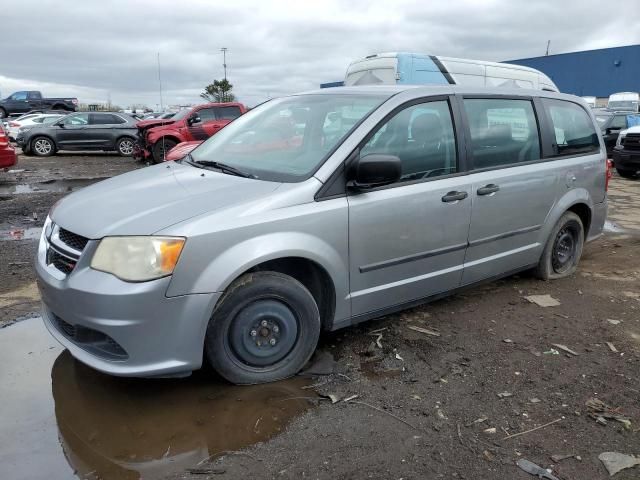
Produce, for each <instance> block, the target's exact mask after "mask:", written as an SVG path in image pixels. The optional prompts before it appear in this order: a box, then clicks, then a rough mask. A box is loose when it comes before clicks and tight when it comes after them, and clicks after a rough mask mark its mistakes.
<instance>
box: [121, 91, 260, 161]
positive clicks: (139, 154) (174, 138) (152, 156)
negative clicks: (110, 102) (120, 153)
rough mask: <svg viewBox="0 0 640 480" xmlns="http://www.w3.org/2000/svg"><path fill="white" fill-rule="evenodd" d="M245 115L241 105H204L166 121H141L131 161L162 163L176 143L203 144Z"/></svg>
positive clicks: (181, 111)
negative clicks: (197, 142)
mask: <svg viewBox="0 0 640 480" xmlns="http://www.w3.org/2000/svg"><path fill="white" fill-rule="evenodd" d="M246 111H247V107H245V106H244V105H243V104H241V103H205V104H202V105H197V106H195V107H193V108H190V109H184V110H180V111H179V112H178V113H176V114H175V115H174V116H173V117H171V118H169V119H153V120H142V121H140V122H138V123H137V124H136V126H137V127H138V142H137V143H136V145H135V146H134V148H133V158H135V159H137V160H152V161H153V162H154V163H162V162H164V161H165V160H167V158H166V154H167V153H168V152H169V150H171V149H172V148H173V147H175V146H176V145H178V144H179V143H182V142H195V141H200V142H202V141H204V140H206V139H207V138H209V137H210V136H212V135H214V134H215V133H217V132H219V131H220V130H221V129H222V128H223V127H224V126H225V125H227V124H228V123H230V122H231V121H233V120H235V119H236V118H238V117H239V116H240V115H243V114H244V113H245V112H246ZM193 148H195V147H192V148H191V149H193ZM186 153H188V152H185V154H186Z"/></svg>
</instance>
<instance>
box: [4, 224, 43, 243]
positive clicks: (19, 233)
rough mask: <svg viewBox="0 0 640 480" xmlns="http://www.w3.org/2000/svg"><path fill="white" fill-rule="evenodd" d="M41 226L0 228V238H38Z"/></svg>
mask: <svg viewBox="0 0 640 480" xmlns="http://www.w3.org/2000/svg"><path fill="white" fill-rule="evenodd" d="M41 233H42V228H40V227H29V228H14V229H12V230H0V241H1V240H39V239H40V234H41Z"/></svg>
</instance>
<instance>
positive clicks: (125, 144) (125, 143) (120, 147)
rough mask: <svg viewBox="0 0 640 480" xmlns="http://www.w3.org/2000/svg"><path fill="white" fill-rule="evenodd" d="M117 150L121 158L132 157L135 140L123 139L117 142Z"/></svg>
mask: <svg viewBox="0 0 640 480" xmlns="http://www.w3.org/2000/svg"><path fill="white" fill-rule="evenodd" d="M116 150H117V151H118V153H119V154H120V156H121V157H130V156H131V155H133V138H131V137H122V138H120V139H118V141H117V142H116Z"/></svg>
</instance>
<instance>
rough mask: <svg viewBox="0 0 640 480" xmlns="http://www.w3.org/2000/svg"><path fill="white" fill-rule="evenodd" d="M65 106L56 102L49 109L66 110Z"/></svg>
mask: <svg viewBox="0 0 640 480" xmlns="http://www.w3.org/2000/svg"><path fill="white" fill-rule="evenodd" d="M66 109H67V108H66V107H65V106H64V105H60V104H59V103H56V104H55V105H54V106H53V107H51V110H66Z"/></svg>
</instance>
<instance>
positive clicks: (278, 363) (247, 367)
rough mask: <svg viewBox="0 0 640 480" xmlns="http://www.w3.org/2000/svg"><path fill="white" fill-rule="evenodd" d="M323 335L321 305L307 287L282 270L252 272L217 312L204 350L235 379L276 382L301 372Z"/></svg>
mask: <svg viewBox="0 0 640 480" xmlns="http://www.w3.org/2000/svg"><path fill="white" fill-rule="evenodd" d="M319 336H320V313H319V310H318V305H317V304H316V302H315V300H314V298H313V296H312V295H311V293H309V290H307V289H306V288H305V287H304V285H302V284H301V283H300V282H298V281H297V280H295V279H294V278H292V277H290V276H288V275H284V274H282V273H278V272H256V273H248V274H246V275H243V276H242V277H240V278H238V279H237V280H236V281H235V282H234V283H233V284H231V286H229V288H228V289H227V291H226V292H225V294H224V296H223V297H222V299H221V301H220V303H219V305H218V306H217V307H216V309H215V311H214V312H213V315H212V316H211V320H210V321H209V325H208V328H207V333H206V337H205V354H206V357H207V359H208V361H209V363H210V364H211V366H212V367H213V368H214V369H215V370H216V371H217V372H218V373H219V374H220V375H221V376H222V377H224V378H225V379H227V380H228V381H230V382H232V383H236V384H256V383H266V382H273V381H276V380H281V379H283V378H287V377H290V376H292V375H295V374H296V373H298V371H299V370H300V369H301V368H302V367H303V366H304V365H305V364H306V363H307V361H308V360H309V358H311V355H312V354H313V352H314V350H315V348H316V345H317V343H318V338H319Z"/></svg>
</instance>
